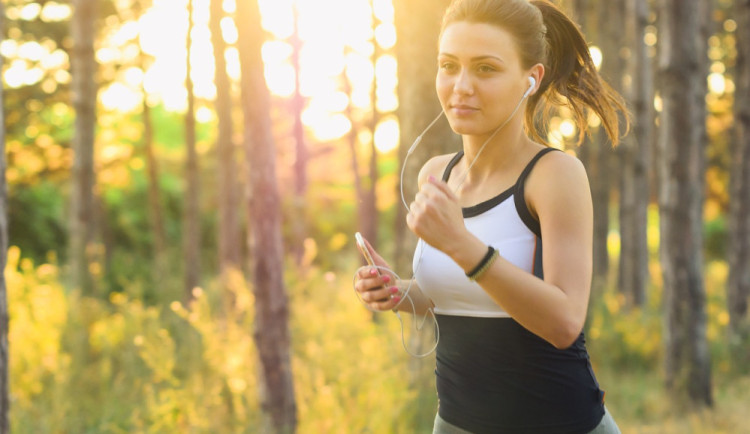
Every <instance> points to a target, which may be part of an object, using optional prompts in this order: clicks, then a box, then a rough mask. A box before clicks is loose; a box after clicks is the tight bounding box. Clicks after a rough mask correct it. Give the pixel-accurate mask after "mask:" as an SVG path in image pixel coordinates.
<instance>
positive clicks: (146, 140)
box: [141, 89, 167, 280]
mask: <svg viewBox="0 0 750 434" xmlns="http://www.w3.org/2000/svg"><path fill="white" fill-rule="evenodd" d="M141 117H142V118H143V148H144V153H145V157H146V171H147V176H148V209H149V216H150V219H151V228H152V229H151V230H152V231H153V232H154V257H155V259H156V260H155V261H154V277H155V278H156V279H157V280H160V279H161V278H162V276H163V275H164V273H165V272H166V269H165V266H166V255H167V233H166V229H165V227H164V215H163V214H162V200H161V188H160V187H159V161H158V160H157V158H156V152H155V150H154V127H153V123H152V122H151V107H150V106H149V104H148V95H147V94H146V90H145V89H143V112H142V115H141Z"/></svg>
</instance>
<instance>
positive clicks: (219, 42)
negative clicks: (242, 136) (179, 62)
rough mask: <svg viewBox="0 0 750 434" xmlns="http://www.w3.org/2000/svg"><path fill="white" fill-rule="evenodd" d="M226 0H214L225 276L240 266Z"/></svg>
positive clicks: (213, 40)
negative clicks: (225, 31)
mask: <svg viewBox="0 0 750 434" xmlns="http://www.w3.org/2000/svg"><path fill="white" fill-rule="evenodd" d="M223 3H224V2H223V1H222V0H211V16H210V21H209V25H210V28H211V43H212V45H213V48H214V65H215V68H214V69H215V83H216V116H217V118H218V121H219V126H218V137H217V138H216V152H217V154H218V165H217V172H218V173H217V175H218V178H219V270H221V274H222V275H225V274H226V272H227V271H228V270H230V269H239V268H240V261H241V259H240V244H239V243H238V240H239V239H240V236H239V234H240V225H239V215H238V213H237V206H236V204H237V202H238V194H237V192H238V191H237V189H238V184H237V181H236V177H237V169H236V164H235V161H234V154H235V147H234V143H233V141H232V95H231V84H230V82H229V74H227V65H226V60H225V59H224V53H225V52H226V45H227V44H226V42H225V41H224V37H223V35H222V33H221V19H222V17H223V16H224V11H223V9H222V5H223Z"/></svg>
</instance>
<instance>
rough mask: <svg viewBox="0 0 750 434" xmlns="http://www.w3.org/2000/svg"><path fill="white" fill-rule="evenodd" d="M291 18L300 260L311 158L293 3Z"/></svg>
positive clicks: (296, 226) (298, 258) (296, 242)
mask: <svg viewBox="0 0 750 434" xmlns="http://www.w3.org/2000/svg"><path fill="white" fill-rule="evenodd" d="M292 14H293V19H294V31H293V32H292V37H291V41H290V42H291V45H292V66H293V67H294V71H295V73H294V95H292V99H291V101H290V106H291V109H292V113H293V115H294V126H293V127H292V128H293V129H292V136H294V202H293V207H294V214H295V215H296V216H297V217H298V218H295V219H292V222H291V225H292V233H293V234H294V237H293V239H294V243H293V244H292V246H293V247H292V249H293V252H292V253H293V254H294V259H295V261H296V262H297V263H298V264H299V263H300V262H301V261H302V256H303V255H304V245H305V243H304V240H305V237H306V236H307V213H306V212H305V210H306V208H307V207H306V205H305V196H306V194H307V184H308V179H307V163H308V161H309V160H310V155H309V154H310V153H309V151H308V149H307V142H306V140H305V126H304V124H303V123H302V111H303V110H304V109H305V103H306V102H305V98H304V97H303V96H302V91H301V85H300V74H301V73H302V68H301V67H300V53H301V52H302V40H301V39H300V37H299V11H298V6H297V5H296V4H295V5H293V6H292Z"/></svg>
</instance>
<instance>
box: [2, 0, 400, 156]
mask: <svg viewBox="0 0 750 434" xmlns="http://www.w3.org/2000/svg"><path fill="white" fill-rule="evenodd" d="M223 6H224V11H225V12H226V13H227V14H232V13H234V11H235V7H236V5H235V0H225V1H224V5H223ZM260 7H261V16H262V25H263V27H264V29H265V30H267V31H268V33H269V35H270V37H269V39H268V41H266V43H265V44H264V46H263V50H262V56H263V62H264V64H265V72H266V73H265V77H266V82H267V84H268V88H269V90H270V92H271V93H272V94H273V95H275V96H276V97H279V98H290V97H292V96H293V95H294V93H295V82H296V81H297V77H296V74H297V73H298V72H297V71H295V68H294V66H293V63H292V62H293V51H294V48H293V47H292V45H291V42H290V41H291V39H292V36H293V34H294V30H295V17H296V21H297V22H296V28H297V32H298V35H299V38H300V41H301V42H300V52H299V74H300V76H299V92H300V94H301V95H302V97H303V98H304V99H305V101H306V104H305V108H304V111H303V114H302V119H303V122H304V124H305V125H306V127H307V128H308V131H310V132H311V134H312V135H313V136H314V137H315V139H316V140H319V141H323V142H325V141H330V140H335V139H338V138H340V137H342V136H344V135H345V134H347V133H348V132H349V131H350V129H351V128H352V124H351V121H350V120H349V118H348V117H347V115H346V113H345V112H346V110H347V108H350V109H358V110H371V109H372V107H373V89H372V86H373V83H374V85H375V93H374V96H375V103H374V106H375V108H376V110H377V111H378V112H380V113H389V112H393V111H394V110H395V109H396V108H397V107H398V100H397V97H396V81H397V80H396V58H395V57H394V56H393V55H391V54H388V53H387V50H388V49H390V48H392V47H393V46H394V45H395V43H396V31H395V27H394V24H393V7H392V4H391V2H390V1H388V0H380V1H375V2H374V7H373V8H372V9H371V6H370V2H369V1H363V0H362V1H351V0H320V1H315V2H310V1H297V0H261V1H260ZM193 8H194V13H193V23H194V24H193V26H194V27H193V30H192V33H191V35H192V38H191V64H190V65H191V70H192V71H191V78H192V80H193V83H194V91H195V95H196V97H197V98H199V99H203V100H208V101H210V100H213V99H214V98H215V97H216V88H215V85H214V62H213V47H212V45H211V35H210V31H209V22H208V21H209V1H208V0H193ZM331 10H336V11H339V13H340V15H339V16H346V17H347V19H346V20H331V19H330V11H331ZM373 19H376V20H377V23H378V25H377V26H376V27H375V29H374V30H373V25H372V24H373ZM166 22H168V23H171V24H170V25H171V28H170V29H169V30H170V31H168V32H165V31H164V23H166ZM221 24H222V35H223V37H224V39H225V41H226V42H227V43H228V44H229V45H230V46H229V48H228V49H227V51H226V53H224V57H225V59H226V62H227V69H228V71H229V75H230V77H231V79H232V80H234V81H235V82H238V81H239V76H240V65H239V54H238V52H237V49H236V48H235V47H234V46H233V45H232V44H235V43H236V42H237V29H236V28H235V25H234V21H233V20H232V19H231V18H225V19H224V20H223V21H222V23H221ZM186 32H187V0H155V1H154V3H153V6H152V7H151V8H150V9H149V10H148V11H147V12H146V13H144V14H143V16H142V17H141V18H140V19H139V20H138V22H137V23H135V22H134V23H133V25H130V26H121V27H119V28H118V29H117V31H116V32H115V33H113V34H111V35H109V38H108V40H107V43H106V44H104V46H103V47H102V48H99V50H98V51H97V58H98V59H99V60H100V61H103V62H106V61H112V60H114V59H116V58H117V57H118V56H123V55H124V52H125V51H127V50H126V49H125V48H122V47H123V46H124V44H125V41H128V40H132V39H134V38H137V39H138V40H139V42H140V44H141V46H142V48H143V51H144V52H145V53H147V54H148V55H150V56H152V57H153V62H152V63H151V64H150V65H148V66H146V67H145V68H144V69H145V71H141V70H140V69H138V68H131V69H130V70H128V71H126V73H125V75H124V76H123V77H120V78H121V79H120V80H118V81H117V82H115V83H113V84H111V85H110V86H108V87H107V88H105V89H102V91H101V92H100V98H101V102H102V104H103V105H104V106H105V107H106V108H107V109H110V110H119V111H124V112H127V111H132V110H135V109H137V107H139V106H140V104H141V103H142V95H143V90H145V91H146V93H147V94H148V95H149V98H153V101H154V102H157V101H160V102H162V103H163V104H164V106H165V107H166V108H167V109H168V110H172V111H184V110H185V109H186V105H187V92H186V90H185V73H186V69H187V68H186V62H185V60H184V59H185V55H186V53H185V44H186V37H187V35H186ZM374 43H377V44H378V47H379V49H380V52H381V53H382V54H381V55H380V56H379V57H378V59H377V61H376V62H375V65H374V66H373V62H372V56H373V52H374V49H375V47H374ZM32 48H33V47H32ZM24 73H26V74H24ZM6 76H7V78H8V79H9V80H10V81H12V80H13V79H14V77H17V78H15V80H18V81H21V80H24V76H25V77H26V78H25V79H26V80H28V71H26V70H22V69H21V68H20V66H19V67H18V71H17V72H16V71H15V70H13V69H11V70H10V71H9V73H7V74H6ZM344 77H345V78H344ZM344 79H345V80H346V81H348V84H347V86H350V88H351V91H350V92H349V95H351V97H349V96H348V95H347V93H346V92H344V91H343V89H344V83H342V81H343V80H344ZM350 105H351V107H349V106H350ZM198 110H200V108H199V109H198ZM202 114H203V115H204V116H201V118H203V119H208V118H210V115H206V114H205V111H204V112H203V113H202ZM199 120H200V119H199ZM370 137H374V140H375V145H376V147H377V149H378V150H379V151H380V152H388V151H391V150H393V149H395V148H396V147H397V146H398V122H397V121H395V120H394V119H393V118H390V117H386V118H384V119H383V121H382V122H380V123H379V124H378V126H377V128H376V131H375V134H374V136H373V135H370Z"/></svg>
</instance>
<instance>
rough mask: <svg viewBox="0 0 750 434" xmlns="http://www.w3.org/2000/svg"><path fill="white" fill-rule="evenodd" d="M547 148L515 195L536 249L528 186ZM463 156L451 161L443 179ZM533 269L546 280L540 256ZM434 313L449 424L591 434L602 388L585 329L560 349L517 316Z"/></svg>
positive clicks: (516, 432)
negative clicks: (525, 197) (526, 198)
mask: <svg viewBox="0 0 750 434" xmlns="http://www.w3.org/2000/svg"><path fill="white" fill-rule="evenodd" d="M550 150H551V149H545V150H543V151H542V152H540V153H539V154H538V155H537V156H536V158H534V159H533V160H532V161H531V162H530V163H529V165H528V166H527V168H526V170H524V171H523V173H522V175H521V178H520V179H519V180H518V182H517V183H516V186H515V187H514V192H513V193H514V196H515V198H514V203H515V207H516V211H517V212H518V215H519V216H520V217H521V219H522V220H523V221H524V223H525V224H526V225H527V227H528V228H529V229H530V230H531V231H532V232H534V233H535V234H536V235H537V236H538V237H539V238H538V243H539V245H538V250H539V251H541V232H540V228H539V222H538V221H536V220H534V218H533V217H532V216H531V214H530V213H529V210H528V209H527V207H526V203H525V201H524V200H523V185H524V182H525V180H526V177H527V176H528V174H529V173H530V172H531V169H532V168H533V166H534V165H535V163H536V162H537V160H538V159H539V158H540V157H541V156H542V155H544V154H546V153H547V152H548V151H550ZM460 158H461V156H460V155H457V156H456V158H454V160H453V161H451V164H449V165H448V167H447V168H446V172H445V174H444V176H443V178H444V179H446V180H447V179H448V177H449V176H450V171H451V169H452V168H453V166H454V165H455V163H456V162H457V161H458V159H460ZM486 205H487V207H490V208H491V207H492V206H495V205H496V204H495V203H492V201H488V203H487V204H486ZM487 207H483V208H487ZM464 211H465V212H464V217H465V218H466V217H469V216H467V215H466V211H467V210H466V209H465V210H464ZM533 273H534V274H535V275H536V276H537V277H540V278H543V275H544V274H543V273H544V271H543V269H542V264H541V261H539V263H538V264H537V266H535V267H534V271H533ZM436 317H437V320H438V324H439V326H440V341H439V344H438V348H437V353H436V357H437V359H436V368H435V374H436V385H437V392H438V400H439V410H438V411H439V413H440V417H442V418H443V419H444V420H445V421H447V422H449V423H451V424H453V425H456V426H458V427H460V428H463V429H465V430H468V431H471V432H473V433H492V434H503V433H512V434H532V433H544V434H555V433H559V434H563V433H571V434H573V433H587V432H589V431H591V430H593V429H594V428H595V427H596V426H597V425H598V424H599V422H600V421H601V419H602V417H603V416H604V403H603V398H604V392H603V391H602V390H601V389H600V388H599V384H598V382H597V380H596V378H595V376H594V372H593V369H592V368H591V363H590V361H589V355H588V352H587V350H586V346H585V340H584V336H583V333H581V334H580V335H579V336H578V338H577V339H576V341H575V342H574V343H573V345H571V346H570V347H569V348H566V349H564V350H559V349H557V348H555V347H554V346H552V345H551V344H550V343H549V342H547V341H545V340H544V339H542V338H540V337H539V336H537V335H535V334H533V333H531V332H530V331H528V330H526V329H525V328H524V327H523V326H521V325H520V324H519V323H517V322H516V321H515V320H514V319H512V318H487V317H475V316H470V315H443V314H438V315H436Z"/></svg>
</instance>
